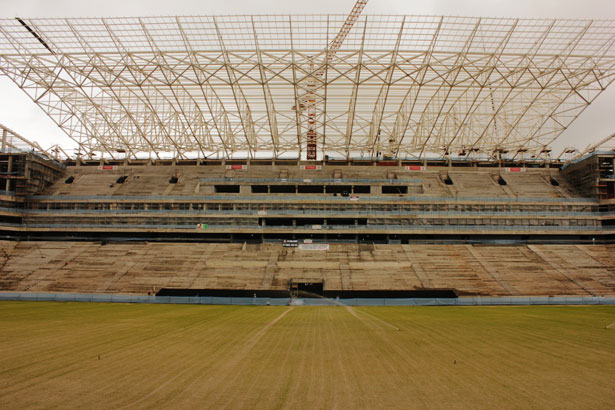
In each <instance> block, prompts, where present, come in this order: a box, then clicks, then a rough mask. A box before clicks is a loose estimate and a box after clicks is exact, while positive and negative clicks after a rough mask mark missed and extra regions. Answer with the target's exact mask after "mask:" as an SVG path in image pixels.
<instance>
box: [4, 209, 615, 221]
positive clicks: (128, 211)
mask: <svg viewBox="0 0 615 410" xmlns="http://www.w3.org/2000/svg"><path fill="white" fill-rule="evenodd" d="M2 211H4V212H13V213H14V212H19V213H21V214H24V215H45V214H68V215H76V214H85V215H107V214H111V215H122V214H125V215H136V214H152V215H156V214H171V215H173V214H182V215H187V216H193V215H195V216H199V215H242V216H254V217H275V216H280V215H283V216H288V215H328V216H330V217H332V218H335V215H339V214H346V215H359V216H374V215H377V216H413V217H414V216H416V217H420V216H428V217H431V216H434V217H438V216H446V217H451V216H458V217H466V216H474V217H476V216H477V217H483V216H506V217H515V218H516V217H523V218H525V217H571V216H578V217H600V216H615V211H609V212H591V211H588V212H559V211H553V212H551V211H539V212H534V211H532V212H524V211H501V212H500V211H371V210H352V209H339V210H337V209H336V210H309V209H296V210H288V209H280V210H267V211H266V213H263V211H262V210H252V209H238V210H227V209H221V210H217V209H21V208H20V209H16V208H6V207H0V212H2Z"/></svg>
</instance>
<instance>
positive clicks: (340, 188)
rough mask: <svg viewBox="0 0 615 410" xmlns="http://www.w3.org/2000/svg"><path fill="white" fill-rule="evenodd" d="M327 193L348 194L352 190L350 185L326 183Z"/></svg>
mask: <svg viewBox="0 0 615 410" xmlns="http://www.w3.org/2000/svg"><path fill="white" fill-rule="evenodd" d="M326 190H327V194H344V193H346V194H348V193H350V192H351V191H352V187H351V186H350V185H327V186H326Z"/></svg>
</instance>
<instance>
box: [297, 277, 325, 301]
mask: <svg viewBox="0 0 615 410" xmlns="http://www.w3.org/2000/svg"><path fill="white" fill-rule="evenodd" d="M324 287H325V284H324V283H323V282H295V281H291V289H292V290H295V291H296V292H297V293H296V295H297V296H299V297H308V298H309V297H318V296H321V295H322V294H323V293H324Z"/></svg>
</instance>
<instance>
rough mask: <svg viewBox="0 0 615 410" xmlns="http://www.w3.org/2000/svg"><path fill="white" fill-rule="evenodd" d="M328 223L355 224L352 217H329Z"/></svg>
mask: <svg viewBox="0 0 615 410" xmlns="http://www.w3.org/2000/svg"><path fill="white" fill-rule="evenodd" d="M327 225H354V219H350V218H327Z"/></svg>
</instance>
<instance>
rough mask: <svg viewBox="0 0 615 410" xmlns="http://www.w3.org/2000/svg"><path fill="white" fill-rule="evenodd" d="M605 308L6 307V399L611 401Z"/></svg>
mask: <svg viewBox="0 0 615 410" xmlns="http://www.w3.org/2000/svg"><path fill="white" fill-rule="evenodd" d="M614 322H615V306H591V307H590V306H584V307H553V306H550V307H547V306H538V307H532V306H528V307H381V308H380V307H378V308H376V307H371V308H365V307H362V308H352V309H351V308H344V307H296V308H290V307H240V306H195V305H141V304H135V305H124V304H94V303H44V302H2V303H0V329H1V331H0V408H2V409H26V408H28V409H33V408H56V407H63V408H64V407H69V408H89V409H97V408H105V409H110V408H113V409H122V408H125V409H139V408H153V407H165V408H177V409H179V408H211V409H240V408H245V409H259V408H263V409H278V408H285V409H286V408H287V409H378V408H387V409H392V408H398V409H409V408H429V409H433V408H446V409H450V408H467V409H477V408H489V409H493V408H498V409H506V408H519V409H528V408H545V409H546V408H549V409H551V408H569V409H581V408H586V409H600V408H605V409H606V408H613V407H612V406H613V403H615V324H614Z"/></svg>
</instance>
